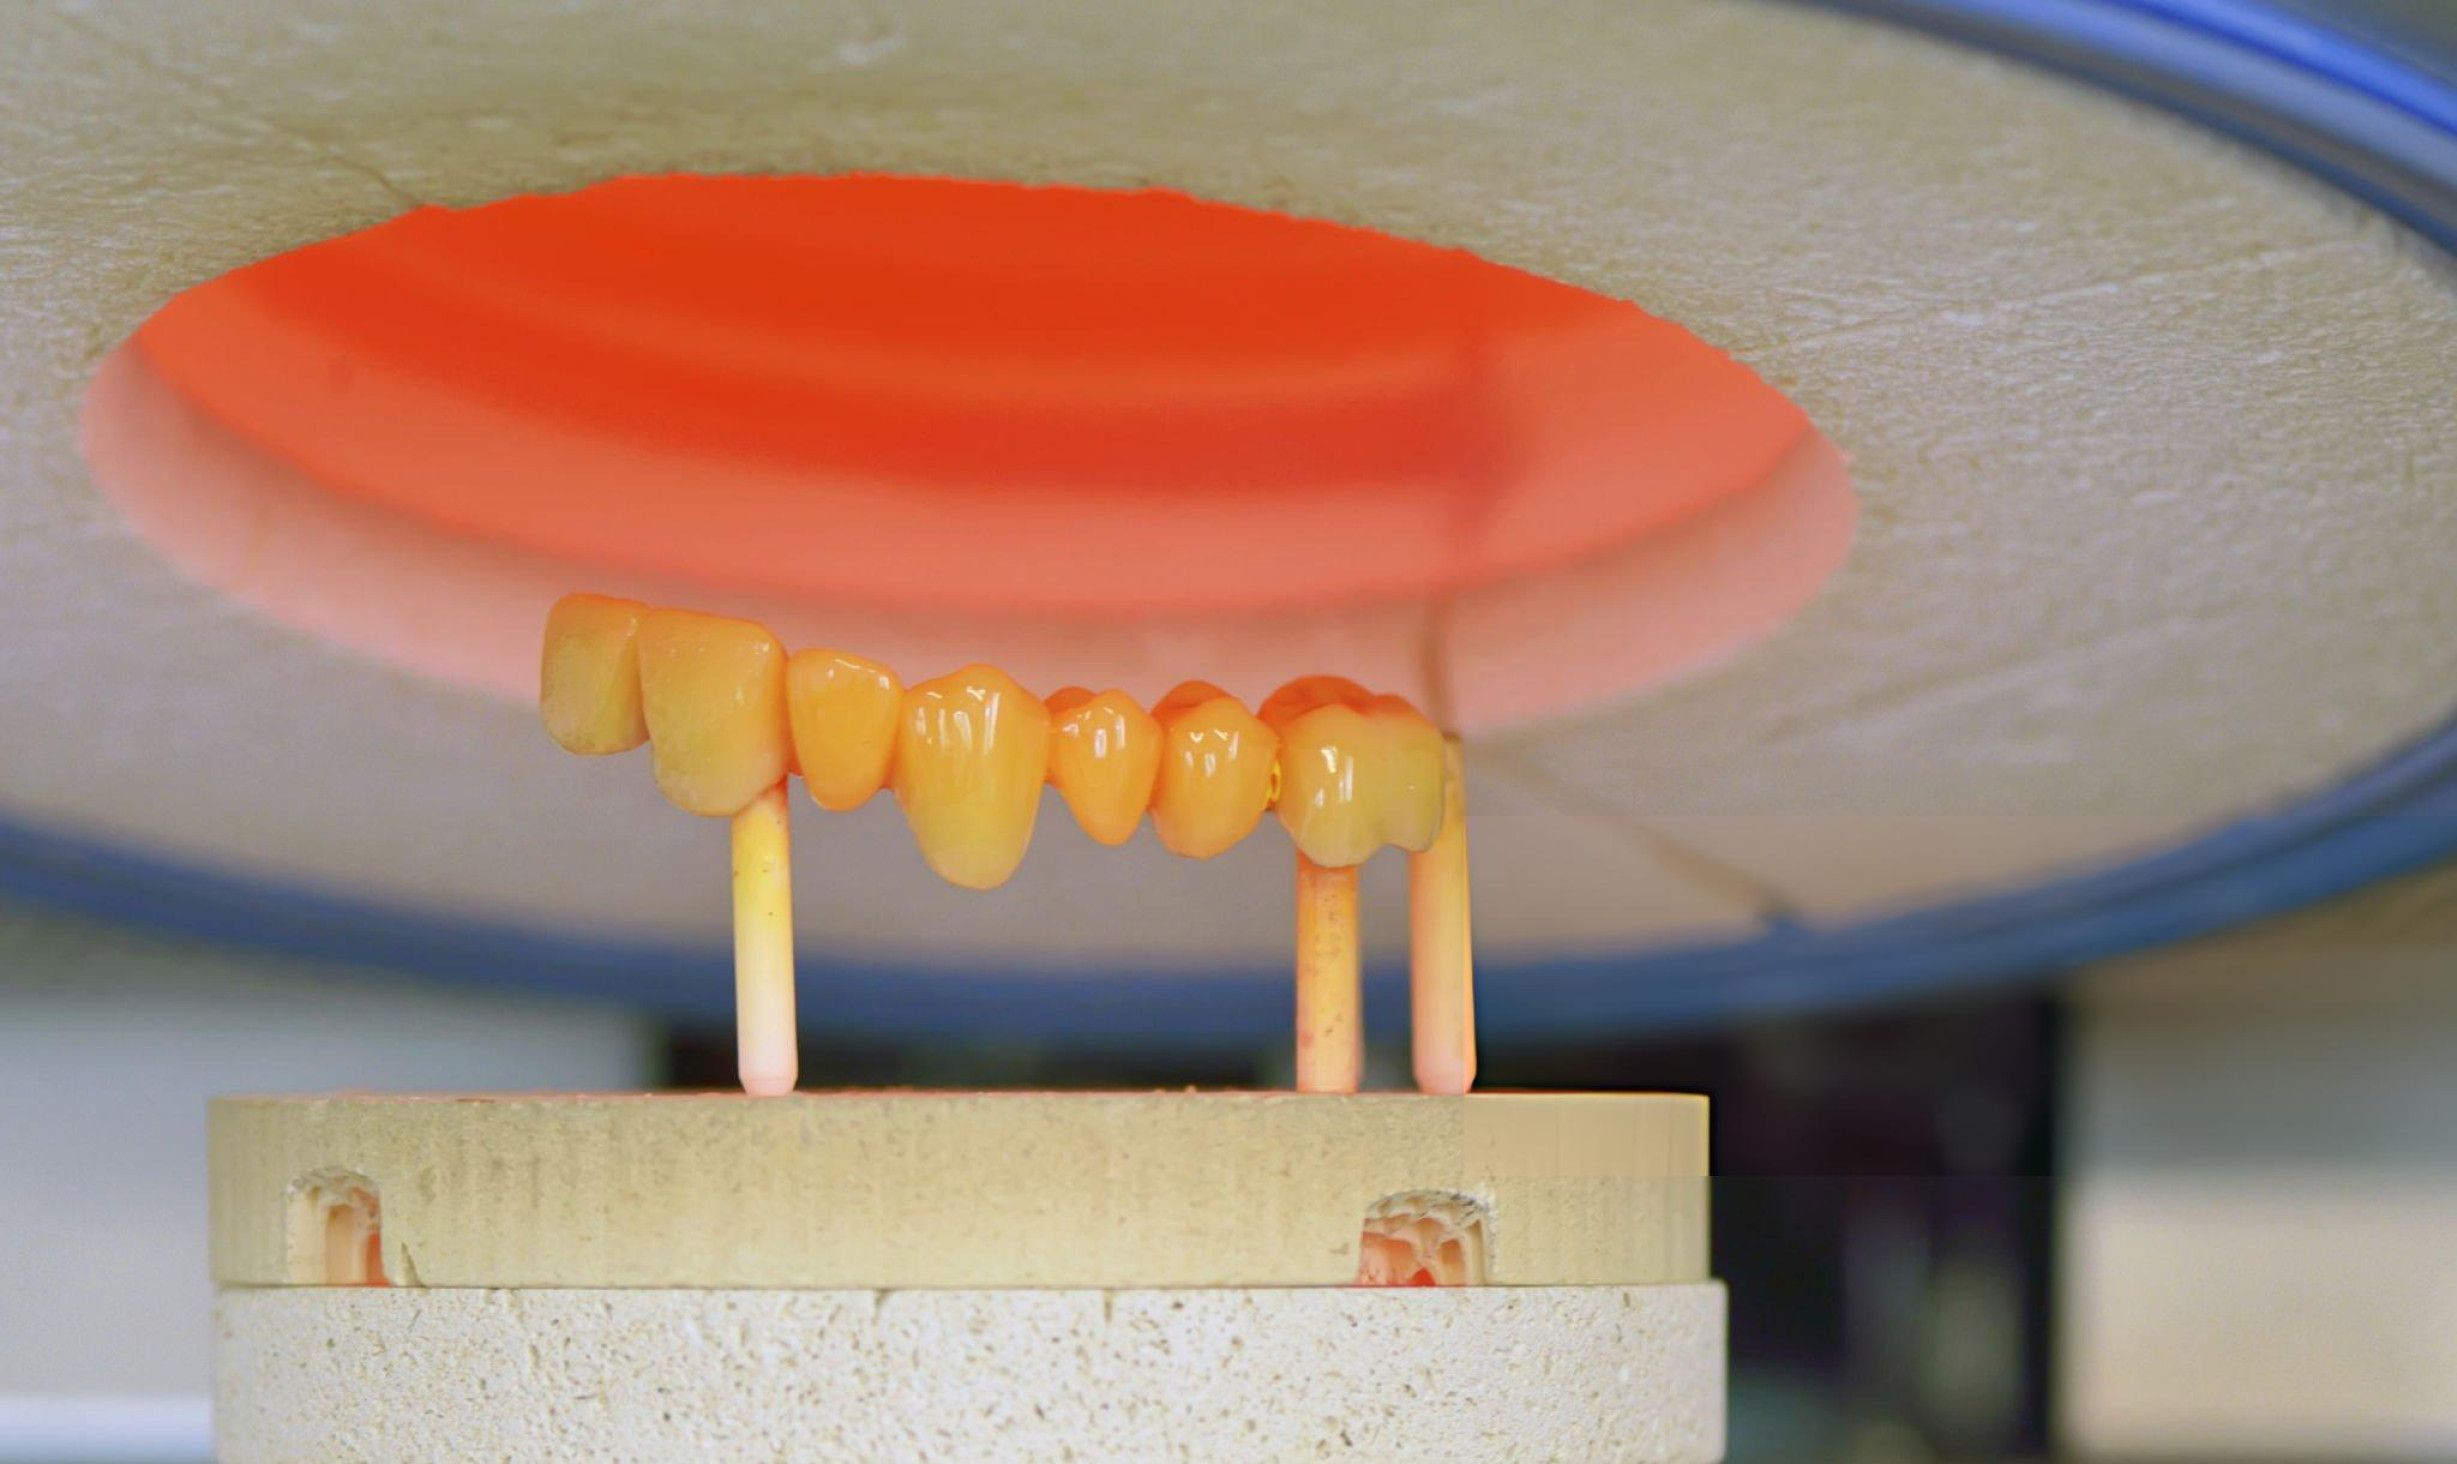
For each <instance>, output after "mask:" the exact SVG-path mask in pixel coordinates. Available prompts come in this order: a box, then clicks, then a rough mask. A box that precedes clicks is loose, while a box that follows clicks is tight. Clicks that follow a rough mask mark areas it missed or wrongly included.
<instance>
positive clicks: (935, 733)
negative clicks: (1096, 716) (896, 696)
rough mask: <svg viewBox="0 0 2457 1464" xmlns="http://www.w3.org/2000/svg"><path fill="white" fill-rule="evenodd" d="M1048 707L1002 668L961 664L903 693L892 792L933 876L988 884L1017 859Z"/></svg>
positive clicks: (1036, 801)
mask: <svg viewBox="0 0 2457 1464" xmlns="http://www.w3.org/2000/svg"><path fill="white" fill-rule="evenodd" d="M1048 748H1049V709H1048V708H1046V707H1044V706H1042V705H1041V702H1040V700H1039V698H1037V697H1035V696H1033V695H1032V694H1031V693H1030V692H1028V691H1026V690H1024V689H1023V688H1022V687H1020V686H1018V685H1016V684H1015V682H1014V681H1013V680H1012V679H1011V678H1009V677H1008V676H1007V675H1006V673H1005V672H1002V671H997V670H993V669H992V668H990V667H988V666H967V667H965V668H964V669H963V670H961V671H958V672H956V673H955V674H953V675H951V676H941V677H939V678H937V679H936V680H933V681H925V682H923V683H921V684H920V685H919V686H916V687H914V688H912V689H911V690H910V691H907V692H906V693H905V694H904V705H903V708H902V710H901V712H900V713H899V715H898V718H897V723H896V753H895V759H896V762H895V786H896V799H897V801H898V802H900V803H902V804H903V805H904V819H905V822H906V823H907V824H908V825H910V826H911V828H912V830H913V839H914V841H915V842H916V843H918V844H919V845H920V846H921V857H922V858H923V859H925V860H927V861H928V862H929V865H930V867H931V868H932V869H934V870H937V871H938V873H939V875H940V877H941V878H943V879H946V880H947V881H948V882H950V883H952V884H959V885H962V886H964V887H965V888H967V889H975V890H987V889H995V888H996V887H998V886H999V885H1002V884H1004V883H1006V881H1007V876H1009V875H1011V874H1013V873H1015V867H1016V866H1017V865H1018V864H1021V863H1023V861H1024V851H1025V849H1027V848H1029V847H1030V846H1031V844H1032V820H1033V816H1034V815H1035V814H1036V813H1038V812H1039V811H1040V807H1041V785H1042V782H1043V781H1044V779H1045V778H1046V777H1047V775H1048V767H1049V763H1048V758H1049V751H1048Z"/></svg>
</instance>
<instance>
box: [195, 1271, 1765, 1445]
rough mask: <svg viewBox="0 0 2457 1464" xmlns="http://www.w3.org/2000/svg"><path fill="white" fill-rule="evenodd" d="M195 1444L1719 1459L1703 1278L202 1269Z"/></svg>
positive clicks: (1714, 1302) (1717, 1377)
mask: <svg viewBox="0 0 2457 1464" xmlns="http://www.w3.org/2000/svg"><path fill="white" fill-rule="evenodd" d="M219 1311H220V1343H221V1345H220V1347H219V1349H218V1357H219V1376H218V1379H217V1397H216V1420H215V1423H216V1428H217V1431H218V1435H219V1457H220V1458H221V1459H222V1460H223V1461H224V1464H265V1461H315V1464H334V1461H343V1460H376V1459H383V1460H397V1459H446V1458H453V1459H488V1460H523V1461H526V1460H564V1459H572V1460H580V1459H586V1460H606V1459H622V1460H629V1461H654V1460H668V1459H671V1460H710V1459H727V1460H750V1459H759V1460H771V1459H777V1460H860V1461H874V1460H964V1461H981V1460H1104V1461H1106V1460H1120V1461H1130V1460H1176V1461H1194V1460H1222V1461H1229V1460H1234V1461H1239V1464H1247V1461H1254V1460H1277V1459H1301V1458H1302V1459H1311V1458H1317V1457H1337V1458H1341V1459H1353V1460H1455V1461H1468V1460H1473V1461H1479V1464H1492V1461H1504V1460H1518V1459H1525V1460H1538V1459H1542V1460H1599V1461H1600V1460H1615V1461H1633V1464H1639V1461H1643V1464H1672V1461H1708V1460H1715V1459H1720V1458H1721V1457H1722V1454H1723V1344H1724V1299H1723V1289H1722V1288H1721V1287H1720V1286H1717V1285H1713V1284H1711V1283H1708V1284H1691V1285H1659V1286H1571V1287H1484V1288H1464V1289H1456V1290H1447V1289H1446V1290H1357V1289H1353V1288H1342V1287H1300V1288H1281V1289H1202V1290H1141V1291H1080V1290H1078V1291H1037V1290H1010V1291H928V1290H922V1291H808V1290H721V1289H718V1290H679V1289H639V1290H611V1289H607V1290H489V1289H475V1288H473V1289H412V1288H323V1287H286V1288H278V1287H277V1288H266V1289H253V1288H240V1287H232V1288H226V1289H225V1290H224V1291H223V1292H222V1293H221V1299H220V1307H219Z"/></svg>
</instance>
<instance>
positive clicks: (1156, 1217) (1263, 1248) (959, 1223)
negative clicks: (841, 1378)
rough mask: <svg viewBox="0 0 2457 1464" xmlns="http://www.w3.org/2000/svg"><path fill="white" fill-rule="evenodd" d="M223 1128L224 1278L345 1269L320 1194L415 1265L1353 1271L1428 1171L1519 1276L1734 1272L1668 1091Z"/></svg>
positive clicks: (820, 1107)
mask: <svg viewBox="0 0 2457 1464" xmlns="http://www.w3.org/2000/svg"><path fill="white" fill-rule="evenodd" d="M211 1146H212V1211H213V1272H214V1279H215V1281H216V1282H217V1283H218V1284H220V1285H223V1286H285V1285H296V1284H321V1283H324V1282H326V1281H327V1280H328V1279H331V1278H330V1276H329V1275H328V1272H327V1270H326V1266H325V1260H324V1252H323V1240H322V1237H321V1233H320V1231H319V1230H318V1229H317V1227H320V1226H321V1224H322V1223H323V1222H322V1220H321V1219H320V1218H319V1217H318V1216H317V1215H316V1214H314V1213H313V1212H312V1211H313V1203H314V1202H313V1197H312V1196H310V1195H309V1191H310V1190H317V1189H320V1190H321V1191H322V1192H329V1193H338V1192H340V1191H341V1190H342V1189H351V1190H354V1191H356V1192H359V1193H362V1194H363V1195H364V1196H366V1197H367V1199H368V1201H369V1202H370V1203H371V1205H372V1206H373V1208H375V1209H376V1210H377V1211H378V1212H379V1223H378V1225H377V1226H376V1227H375V1228H376V1229H377V1230H378V1232H379V1235H378V1239H377V1246H376V1248H377V1252H378V1254H380V1257H381V1274H382V1276H383V1277H384V1278H385V1279H386V1280H388V1281H390V1282H391V1283H392V1284H395V1285H402V1286H429V1287H445V1286H450V1287H465V1286H474V1287H631V1286H687V1287H800V1288H822V1289H824V1288H859V1289H881V1288H894V1289H907V1288H916V1287H944V1288H957V1289H962V1288H998V1287H1050V1288H1069V1287H1096V1288H1129V1287H1141V1288H1168V1287H1185V1286H1340V1285H1346V1284H1348V1283H1349V1282H1352V1281H1353V1280H1355V1279H1356V1275H1357V1264H1358V1247H1359V1236H1360V1234H1361V1231H1362V1226H1363V1222H1364V1219H1365V1216H1366V1214H1367V1212H1368V1210H1370V1209H1371V1208H1372V1207H1373V1206H1375V1205H1376V1204H1377V1203H1379V1202H1381V1201H1384V1200H1386V1199H1388V1198H1389V1197H1391V1196H1394V1195H1404V1194H1410V1193H1432V1194H1441V1195H1456V1196H1461V1197H1465V1198H1466V1199H1468V1200H1470V1201H1472V1202H1473V1203H1474V1204H1475V1205H1476V1206H1477V1207H1479V1209H1480V1210H1481V1212H1482V1216H1483V1219H1484V1226H1485V1237H1484V1240H1485V1250H1486V1255H1485V1263H1484V1267H1483V1272H1482V1274H1483V1276H1484V1279H1485V1281H1486V1283H1487V1284H1491V1285H1500V1286H1638V1285H1660V1284H1665V1283H1672V1282H1696V1281H1703V1280H1705V1279H1706V1276H1707V1245H1706V1221H1707V1201H1706V1184H1705V1180H1706V1172H1707V1171H1706V1165H1707V1147H1706V1102H1705V1100H1704V1099H1701V1098H1695V1097H1686V1096H1677V1095H1666V1094H1553V1093H1547V1094H1515V1093H1483V1094H1474V1095H1471V1096H1468V1097H1464V1098H1436V1097H1426V1096H1423V1095H1419V1094H1413V1093H1387V1094H1382V1093H1369V1094H1362V1095H1354V1096H1341V1097H1328V1096H1315V1095H1306V1094H1295V1093H1217V1092H1215V1093H1187V1092H1167V1093H1035V1092H987V1093H947V1092H877V1091H867V1092H843V1093H816V1094H801V1095H796V1096H793V1097H787V1098H775V1099H746V1098H743V1097H741V1096H739V1095H734V1094H705V1095H663V1096H608V1097H590V1096H580V1097H568V1096H537V1097H517V1096H507V1097H410V1098H402V1097H381V1098H377V1097H330V1098H233V1099H225V1100H222V1101H220V1102H217V1103H215V1104H214V1105H213V1110H212V1119H211ZM301 1227H306V1228H307V1231H308V1232H309V1233H302V1230H301Z"/></svg>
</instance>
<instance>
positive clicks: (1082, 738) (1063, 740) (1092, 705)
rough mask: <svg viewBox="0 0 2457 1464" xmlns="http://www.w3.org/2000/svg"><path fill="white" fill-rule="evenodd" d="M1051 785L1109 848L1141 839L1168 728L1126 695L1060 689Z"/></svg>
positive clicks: (1054, 711) (1054, 704)
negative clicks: (1137, 833) (1163, 733)
mask: <svg viewBox="0 0 2457 1464" xmlns="http://www.w3.org/2000/svg"><path fill="white" fill-rule="evenodd" d="M1048 707H1049V716H1050V723H1049V781H1050V783H1051V785H1052V786H1054V787H1056V788H1057V790H1058V791H1059V793H1061V794H1062V795H1064V796H1065V798H1066V806H1067V807H1068V808H1070V809H1072V810H1074V814H1075V821H1076V822H1077V823H1079V824H1082V825H1083V831H1084V832H1085V833H1087V834H1090V835H1091V836H1092V837H1093V839H1094V840H1095V841H1097V842H1099V843H1103V844H1123V843H1125V842H1126V841H1127V840H1128V839H1131V838H1133V837H1134V835H1135V825H1137V824H1139V823H1141V822H1142V821H1143V810H1144V809H1145V808H1146V807H1148V806H1150V804H1151V801H1152V784H1153V783H1154V782H1155V781H1156V780H1157V779H1158V778H1159V776H1160V741H1161V738H1160V724H1159V723H1158V722H1156V721H1154V720H1153V719H1152V715H1151V713H1149V712H1146V711H1145V710H1143V708H1141V707H1139V706H1136V705H1135V703H1134V699H1133V698H1132V697H1130V696H1128V695H1127V694H1126V693H1124V692H1122V691H1104V692H1102V693H1101V694H1100V695H1098V696H1094V695H1093V694H1092V693H1091V692H1089V691H1086V690H1084V689H1083V688H1082V687H1080V686H1070V687H1067V688H1065V689H1064V690H1062V691H1056V692H1052V693H1051V694H1050V697H1049V701H1048Z"/></svg>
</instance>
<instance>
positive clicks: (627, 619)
mask: <svg viewBox="0 0 2457 1464" xmlns="http://www.w3.org/2000/svg"><path fill="white" fill-rule="evenodd" d="M647 613H648V607H647V606H645V605H641V604H638V603H636V602H634V601H631V600H613V599H608V598H607V597H606V596H604V595H565V596H564V597H563V598H562V599H560V600H557V601H556V602H555V607H554V609H553V610H551V611H549V612H547V615H546V645H545V650H544V653H543V654H542V655H541V657H540V658H539V667H538V693H537V706H538V715H539V716H540V717H541V718H542V719H543V720H544V721H545V723H546V735H547V736H549V737H552V738H553V739H554V740H555V743H556V745H557V746H559V747H561V748H562V749H563V750H564V751H565V752H577V753H581V754H583V755H586V756H590V757H596V756H601V755H603V754H605V753H609V752H628V751H630V750H631V749H632V748H635V747H638V746H639V745H640V744H641V743H643V742H646V741H647V740H648V723H647V722H646V721H644V720H642V718H641V716H640V662H639V657H638V653H637V650H636V648H635V644H634V642H635V641H636V639H637V637H638V634H639V630H640V617H641V616H643V615H645V614H647Z"/></svg>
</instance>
